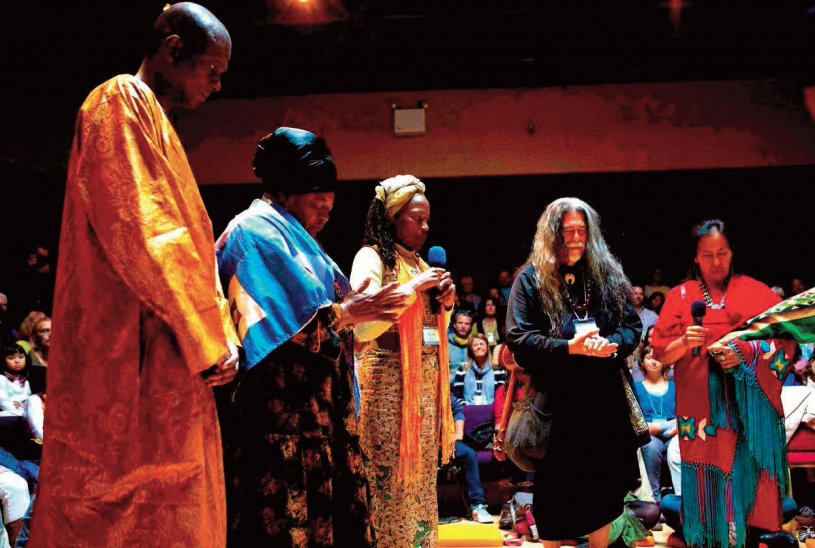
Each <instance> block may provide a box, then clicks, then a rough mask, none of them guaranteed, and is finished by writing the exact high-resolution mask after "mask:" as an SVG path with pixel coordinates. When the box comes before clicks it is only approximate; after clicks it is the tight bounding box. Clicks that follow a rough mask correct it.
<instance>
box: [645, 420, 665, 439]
mask: <svg viewBox="0 0 815 548" xmlns="http://www.w3.org/2000/svg"><path fill="white" fill-rule="evenodd" d="M660 432H662V429H661V428H660V427H659V425H658V424H656V423H653V422H649V423H648V433H649V434H651V435H652V436H656V435H657V434H659V433H660Z"/></svg>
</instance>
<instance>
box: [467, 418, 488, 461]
mask: <svg viewBox="0 0 815 548" xmlns="http://www.w3.org/2000/svg"><path fill="white" fill-rule="evenodd" d="M493 419H494V414H493V407H492V404H489V405H465V406H464V431H465V432H470V431H471V430H472V429H473V428H475V427H476V426H478V425H479V424H481V423H483V422H484V421H487V420H489V421H492V420H493ZM475 458H476V460H477V461H478V464H487V463H488V462H492V459H493V456H492V451H476V452H475Z"/></svg>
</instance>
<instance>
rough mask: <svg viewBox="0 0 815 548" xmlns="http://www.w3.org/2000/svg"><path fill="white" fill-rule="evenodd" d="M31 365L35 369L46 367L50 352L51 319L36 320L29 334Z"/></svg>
mask: <svg viewBox="0 0 815 548" xmlns="http://www.w3.org/2000/svg"><path fill="white" fill-rule="evenodd" d="M31 340H32V343H33V344H32V347H31V353H30V355H31V364H32V365H34V366H35V367H48V355H49V353H50V352H51V318H49V317H47V316H46V317H43V318H40V319H39V320H37V322H36V323H35V324H34V328H33V330H32V332H31Z"/></svg>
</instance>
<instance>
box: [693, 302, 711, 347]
mask: <svg viewBox="0 0 815 548" xmlns="http://www.w3.org/2000/svg"><path fill="white" fill-rule="evenodd" d="M705 313H707V305H705V301H693V302H692V303H691V305H690V315H691V317H692V318H693V325H702V319H703V318H704V317H705ZM693 355H694V356H698V355H699V347H698V346H697V347H696V348H694V349H693Z"/></svg>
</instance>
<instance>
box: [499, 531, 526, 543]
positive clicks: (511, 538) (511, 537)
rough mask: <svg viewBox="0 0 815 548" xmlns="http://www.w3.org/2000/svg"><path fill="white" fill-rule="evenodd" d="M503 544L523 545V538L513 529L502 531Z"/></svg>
mask: <svg viewBox="0 0 815 548" xmlns="http://www.w3.org/2000/svg"><path fill="white" fill-rule="evenodd" d="M503 536H504V546H523V544H524V538H523V537H522V536H520V535H519V534H518V533H515V532H514V531H510V532H509V533H504V535H503Z"/></svg>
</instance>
